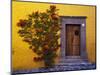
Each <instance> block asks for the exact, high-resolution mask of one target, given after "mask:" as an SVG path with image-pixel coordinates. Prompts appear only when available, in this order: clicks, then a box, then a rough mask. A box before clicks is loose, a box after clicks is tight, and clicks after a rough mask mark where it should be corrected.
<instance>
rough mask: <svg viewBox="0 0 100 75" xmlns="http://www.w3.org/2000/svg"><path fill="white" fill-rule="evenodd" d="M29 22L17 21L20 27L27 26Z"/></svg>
mask: <svg viewBox="0 0 100 75" xmlns="http://www.w3.org/2000/svg"><path fill="white" fill-rule="evenodd" d="M26 24H27V20H22V19H21V20H20V21H19V22H18V23H17V26H18V27H25V25H26Z"/></svg>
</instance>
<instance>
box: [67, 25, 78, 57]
mask: <svg viewBox="0 0 100 75" xmlns="http://www.w3.org/2000/svg"><path fill="white" fill-rule="evenodd" d="M79 55H80V25H74V24H69V25H66V56H79Z"/></svg>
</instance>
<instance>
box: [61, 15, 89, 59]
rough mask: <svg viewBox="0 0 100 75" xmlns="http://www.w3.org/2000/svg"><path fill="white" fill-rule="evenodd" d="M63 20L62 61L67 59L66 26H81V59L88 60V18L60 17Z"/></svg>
mask: <svg viewBox="0 0 100 75" xmlns="http://www.w3.org/2000/svg"><path fill="white" fill-rule="evenodd" d="M60 18H61V28H62V29H61V59H62V58H64V59H66V58H67V57H66V55H65V51H66V50H65V49H66V35H65V34H66V33H65V32H66V26H65V25H66V24H78V25H80V57H81V58H82V59H87V52H86V18H87V17H86V16H60Z"/></svg>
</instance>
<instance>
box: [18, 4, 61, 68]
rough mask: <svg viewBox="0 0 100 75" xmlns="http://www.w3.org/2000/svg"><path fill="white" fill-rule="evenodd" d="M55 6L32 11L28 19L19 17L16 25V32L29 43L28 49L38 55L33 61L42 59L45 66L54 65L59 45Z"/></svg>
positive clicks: (58, 28) (58, 25) (57, 17)
mask: <svg viewBox="0 0 100 75" xmlns="http://www.w3.org/2000/svg"><path fill="white" fill-rule="evenodd" d="M57 11H58V9H57V8H56V6H54V5H51V6H50V8H49V9H47V10H46V11H45V12H39V11H36V12H33V13H32V14H30V15H28V19H24V20H23V19H21V20H20V21H19V22H18V23H17V25H18V27H20V29H19V31H18V33H19V35H20V36H21V37H23V41H25V42H27V43H28V44H29V45H30V47H29V48H30V49H32V50H33V52H35V53H36V54H37V55H38V57H34V58H33V60H34V61H35V62H38V61H41V60H43V61H44V64H45V67H51V66H53V65H54V63H55V62H54V59H55V57H56V56H57V50H58V48H59V47H60V44H59V43H58V39H59V38H60V35H59V34H58V31H59V30H60V28H61V27H60V21H59V15H58V14H57Z"/></svg>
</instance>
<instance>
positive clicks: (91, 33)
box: [12, 1, 95, 70]
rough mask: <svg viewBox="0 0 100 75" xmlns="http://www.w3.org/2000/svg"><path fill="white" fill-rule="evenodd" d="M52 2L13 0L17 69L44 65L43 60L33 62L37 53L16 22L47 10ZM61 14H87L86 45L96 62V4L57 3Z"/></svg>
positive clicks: (14, 58)
mask: <svg viewBox="0 0 100 75" xmlns="http://www.w3.org/2000/svg"><path fill="white" fill-rule="evenodd" d="M49 6H50V4H46V3H32V2H16V1H13V2H12V52H13V54H12V67H13V69H14V70H17V69H21V70H22V69H32V68H38V67H40V66H43V62H37V63H35V62H33V57H34V56H36V55H35V53H33V52H32V50H31V49H29V45H28V44H27V43H25V42H23V41H22V37H20V36H19V34H18V33H17V32H18V30H19V28H18V27H17V25H16V23H17V22H18V21H19V19H24V18H27V15H28V14H31V13H32V12H33V11H37V10H38V11H41V12H43V11H45V10H46V9H48V8H49ZM56 6H57V8H58V9H60V10H59V15H61V16H87V19H86V47H87V52H88V58H89V61H90V62H95V6H78V5H63V4H56Z"/></svg>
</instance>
